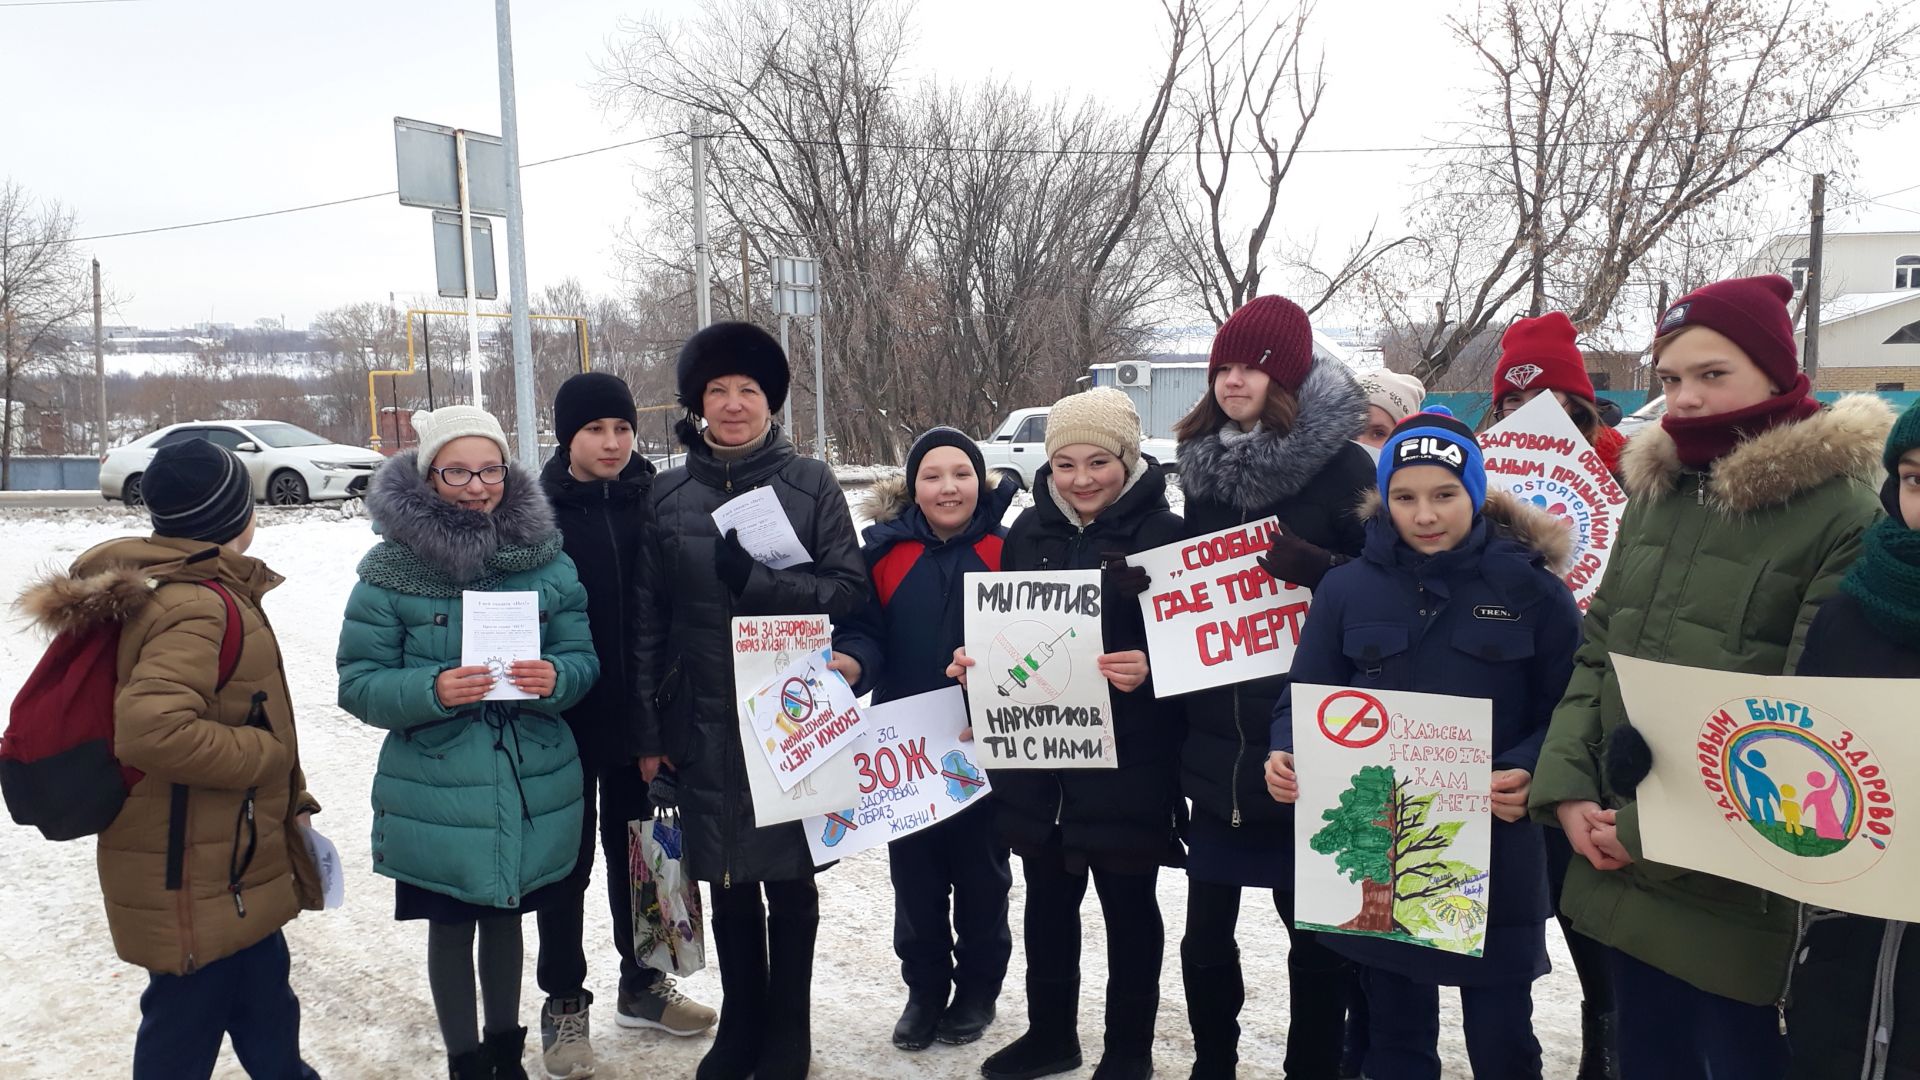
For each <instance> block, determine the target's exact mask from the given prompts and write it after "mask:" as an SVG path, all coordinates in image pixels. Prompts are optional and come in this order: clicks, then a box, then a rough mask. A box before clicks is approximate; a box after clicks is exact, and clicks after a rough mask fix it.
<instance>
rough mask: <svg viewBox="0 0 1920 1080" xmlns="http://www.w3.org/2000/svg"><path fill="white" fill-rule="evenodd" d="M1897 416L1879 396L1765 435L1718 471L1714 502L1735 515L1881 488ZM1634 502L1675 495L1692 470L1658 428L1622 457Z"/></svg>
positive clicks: (1851, 400) (1710, 485) (1712, 481)
mask: <svg viewBox="0 0 1920 1080" xmlns="http://www.w3.org/2000/svg"><path fill="white" fill-rule="evenodd" d="M1893 420H1894V415H1893V409H1892V408H1890V407H1889V406H1888V405H1887V403H1886V402H1884V401H1882V400H1880V399H1879V398H1878V397H1875V396H1874V395H1872V394H1848V395H1846V396H1845V397H1842V398H1841V399H1840V400H1838V401H1836V402H1834V403H1833V404H1831V405H1828V406H1827V407H1825V408H1823V409H1821V410H1820V411H1819V412H1817V413H1814V414H1813V415H1812V416H1809V417H1807V418H1806V419H1805V420H1801V421H1798V422H1796V423H1790V424H1782V425H1780V426H1779V427H1776V428H1773V429H1771V430H1769V431H1763V432H1761V433H1760V434H1758V435H1756V436H1754V437H1753V438H1751V439H1748V440H1746V441H1744V442H1742V443H1741V444H1740V445H1738V446H1736V447H1734V449H1733V451H1732V452H1731V453H1729V454H1728V455H1727V456H1726V457H1723V458H1721V459H1720V460H1719V461H1717V462H1715V463H1714V464H1713V467H1712V470H1711V471H1710V472H1709V474H1708V478H1707V482H1706V492H1707V500H1708V502H1709V503H1710V504H1711V505H1712V506H1713V507H1715V508H1716V509H1718V510H1720V511H1722V512H1725V513H1729V514H1746V513H1752V512H1754V511H1757V510H1764V509H1766V508H1768V507H1774V506H1781V505H1784V504H1786V503H1789V502H1792V501H1793V500H1794V499H1795V498H1796V497H1798V496H1800V495H1803V494H1805V493H1806V492H1809V491H1811V490H1813V489H1814V488H1817V487H1819V486H1820V485H1822V484H1824V483H1826V482H1827V481H1829V480H1834V479H1838V478H1840V477H1852V478H1854V479H1856V480H1859V481H1860V482H1862V483H1864V484H1867V485H1869V486H1873V487H1878V486H1879V482H1880V477H1881V476H1882V475H1883V473H1884V472H1885V468H1884V466H1882V464H1881V462H1880V452H1881V448H1882V447H1883V446H1884V445H1885V444H1886V440H1887V432H1888V431H1889V430H1890V429H1891V428H1892V427H1893ZM1620 468H1621V471H1622V473H1624V474H1625V477H1626V479H1625V487H1626V489H1627V494H1628V496H1630V497H1631V498H1634V499H1646V500H1649V501H1654V500H1659V499H1663V498H1665V497H1666V496H1668V495H1669V494H1672V492H1673V490H1674V487H1675V486H1676V485H1677V484H1678V483H1679V480H1680V476H1681V474H1682V473H1683V472H1685V471H1686V467H1685V466H1683V465H1682V464H1681V463H1680V454H1679V451H1678V450H1677V449H1676V448H1675V446H1674V442H1673V436H1671V435H1668V434H1667V432H1666V430H1665V429H1664V428H1662V427H1660V426H1658V425H1649V427H1648V428H1647V430H1645V431H1643V432H1640V433H1639V434H1636V435H1635V436H1634V437H1633V438H1632V439H1631V440H1629V441H1628V443H1627V448H1626V449H1625V450H1624V451H1622V452H1621V454H1620Z"/></svg>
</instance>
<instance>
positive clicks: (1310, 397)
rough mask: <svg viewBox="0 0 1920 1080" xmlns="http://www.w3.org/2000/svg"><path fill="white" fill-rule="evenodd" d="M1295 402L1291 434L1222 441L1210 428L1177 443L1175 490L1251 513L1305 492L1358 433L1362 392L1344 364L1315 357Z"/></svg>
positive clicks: (1364, 411)
mask: <svg viewBox="0 0 1920 1080" xmlns="http://www.w3.org/2000/svg"><path fill="white" fill-rule="evenodd" d="M1299 398H1300V410H1299V413H1298V415H1297V417H1296V418H1295V420H1294V424H1293V430H1291V431H1289V432H1287V433H1286V434H1284V435H1282V434H1278V433H1276V432H1272V431H1267V430H1265V429H1264V428H1263V429H1260V430H1257V431H1254V432H1253V433H1251V434H1249V435H1246V436H1244V437H1241V438H1228V439H1223V438H1221V436H1220V432H1218V431H1214V432H1209V433H1208V434H1205V435H1201V436H1197V437H1195V438H1192V439H1188V440H1187V441H1185V442H1183V443H1181V444H1180V451H1179V462H1180V486H1181V488H1182V489H1183V490H1184V491H1186V493H1187V494H1188V496H1190V497H1193V498H1199V499H1206V500H1209V501H1212V502H1218V503H1225V504H1228V505H1232V506H1236V507H1239V508H1240V509H1241V510H1242V511H1251V510H1256V509H1259V508H1261V507H1267V506H1272V505H1273V504H1274V503H1277V502H1279V501H1280V500H1282V499H1285V498H1287V497H1289V496H1291V495H1293V494H1295V493H1297V492H1299V491H1300V490H1301V489H1302V488H1304V487H1306V486H1307V484H1308V483H1309V482H1311V481H1312V480H1313V478H1314V477H1315V476H1316V475H1318V474H1319V472H1320V470H1321V469H1323V468H1325V467H1326V465H1327V463H1328V462H1330V461H1332V460H1333V456H1334V455H1335V454H1337V453H1339V452H1340V449H1341V448H1342V447H1344V446H1346V445H1347V444H1348V443H1349V442H1350V441H1351V440H1352V439H1353V437H1354V436H1355V435H1357V434H1359V432H1360V428H1361V427H1362V426H1363V425H1364V424H1365V423H1366V419H1367V395H1366V393H1365V392H1364V391H1362V390H1361V389H1360V384H1359V383H1358V382H1356V381H1355V380H1354V377H1353V374H1352V373H1351V372H1349V371H1348V370H1347V368H1346V366H1345V365H1344V364H1341V363H1339V362H1338V361H1334V360H1329V359H1325V358H1315V360H1314V361H1313V367H1312V368H1311V369H1309V370H1308V372H1307V380H1306V382H1304V383H1302V384H1301V385H1300V394H1299Z"/></svg>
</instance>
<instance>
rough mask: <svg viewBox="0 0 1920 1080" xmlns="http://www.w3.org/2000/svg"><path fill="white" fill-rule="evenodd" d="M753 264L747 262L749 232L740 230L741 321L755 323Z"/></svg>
mask: <svg viewBox="0 0 1920 1080" xmlns="http://www.w3.org/2000/svg"><path fill="white" fill-rule="evenodd" d="M752 284H753V264H752V263H750V262H748V261H747V230H745V229H741V230H740V319H741V321H743V322H751V321H753V289H752V287H751V286H752Z"/></svg>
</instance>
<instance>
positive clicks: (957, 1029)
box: [933, 985, 1000, 1046]
mask: <svg viewBox="0 0 1920 1080" xmlns="http://www.w3.org/2000/svg"><path fill="white" fill-rule="evenodd" d="M999 1000H1000V987H999V986H997V985H996V986H995V987H994V988H993V989H992V990H991V991H987V990H976V989H974V988H973V987H970V986H964V985H963V986H960V987H957V988H955V990H954V992H953V1003H952V1004H950V1005H948V1006H947V1011H946V1012H945V1013H943V1014H941V1016H940V1026H939V1027H937V1028H935V1029H934V1032H933V1037H934V1038H936V1039H938V1040H940V1041H941V1042H943V1043H946V1044H947V1045H948V1046H965V1045H967V1044H968V1043H970V1042H974V1041H976V1040H978V1039H979V1038H980V1036H981V1034H983V1033H984V1032H985V1031H986V1030H987V1027H988V1026H989V1025H990V1024H992V1023H993V1018H994V1016H995V1015H997V1013H998V1002H999Z"/></svg>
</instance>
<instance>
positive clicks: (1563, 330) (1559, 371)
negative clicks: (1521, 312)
mask: <svg viewBox="0 0 1920 1080" xmlns="http://www.w3.org/2000/svg"><path fill="white" fill-rule="evenodd" d="M1575 336H1577V335H1576V332H1575V330H1574V328H1573V320H1571V319H1569V318H1567V315H1566V312H1563V311H1549V312H1547V313H1546V314H1545V315H1541V316H1539V317H1538V318H1533V319H1520V320H1518V321H1516V322H1515V323H1514V324H1513V325H1512V326H1509V327H1507V332H1506V334H1505V336H1503V337H1501V339H1500V362H1499V363H1498V364H1496V365H1494V369H1493V401H1494V404H1495V405H1498V404H1499V403H1500V399H1501V398H1502V397H1505V396H1506V395H1508V394H1511V393H1514V392H1516V391H1526V390H1558V391H1560V392H1561V393H1563V394H1571V395H1572V396H1574V397H1578V398H1586V399H1587V400H1588V401H1593V400H1594V393H1593V380H1592V379H1590V378H1588V377H1587V362H1586V360H1585V359H1584V358H1583V357H1582V356H1581V355H1580V347H1579V346H1577V345H1575V344H1574V343H1573V340H1574V338H1575Z"/></svg>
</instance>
